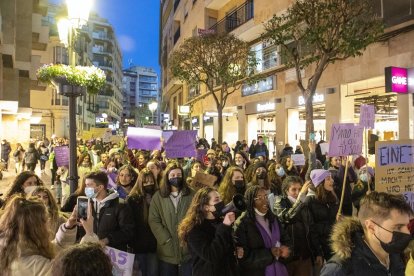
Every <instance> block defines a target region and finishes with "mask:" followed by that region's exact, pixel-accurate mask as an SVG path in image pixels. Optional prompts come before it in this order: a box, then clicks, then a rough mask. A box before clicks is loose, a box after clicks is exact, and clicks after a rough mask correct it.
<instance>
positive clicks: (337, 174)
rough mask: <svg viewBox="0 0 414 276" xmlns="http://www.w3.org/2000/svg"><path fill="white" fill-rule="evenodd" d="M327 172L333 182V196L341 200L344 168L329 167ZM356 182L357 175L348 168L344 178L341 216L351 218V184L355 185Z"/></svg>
mask: <svg viewBox="0 0 414 276" xmlns="http://www.w3.org/2000/svg"><path fill="white" fill-rule="evenodd" d="M329 172H330V173H331V175H332V179H333V180H334V189H335V194H336V196H337V197H338V198H341V194H342V187H343V182H344V177H345V167H344V166H340V167H339V168H338V169H337V168H335V167H330V168H329ZM356 180H357V175H356V174H355V171H354V169H353V168H351V167H348V173H347V176H346V183H345V193H344V203H343V207H342V214H344V215H345V216H352V198H351V183H355V182H356Z"/></svg>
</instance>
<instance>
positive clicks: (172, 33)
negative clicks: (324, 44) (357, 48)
mask: <svg viewBox="0 0 414 276" xmlns="http://www.w3.org/2000/svg"><path fill="white" fill-rule="evenodd" d="M291 2H292V1H289V0H285V1H271V0H266V1H264V0H263V1H258V0H247V1H242V0H206V1H193V0H165V1H162V4H161V27H160V30H161V34H160V43H161V45H160V63H161V69H162V95H163V104H162V108H163V110H162V111H164V112H168V113H169V114H170V118H171V123H172V124H174V125H175V127H177V128H192V129H198V130H199V136H200V137H205V138H207V139H208V140H209V139H210V138H212V137H216V138H217V124H218V120H217V112H216V107H215V103H214V100H213V98H212V97H205V98H203V100H202V101H201V100H199V99H201V98H202V96H203V95H202V94H203V93H204V92H205V91H203V87H201V89H200V88H191V89H188V87H186V85H185V84H182V83H180V82H179V81H177V80H175V79H174V78H173V77H172V76H171V75H170V73H169V71H168V60H169V56H170V55H171V53H172V52H173V51H174V49H177V48H178V47H179V46H180V44H181V43H182V42H183V41H184V39H185V38H188V37H191V36H195V35H198V33H202V32H204V31H205V30H210V31H216V32H229V33H232V34H234V35H235V36H237V37H238V38H240V39H242V40H244V41H247V42H248V43H250V45H251V47H252V50H254V51H255V52H256V55H257V57H258V58H259V59H260V62H259V64H258V66H257V68H256V69H257V71H258V72H259V73H263V74H264V75H267V76H268V77H266V78H264V79H262V80H261V81H259V82H258V83H256V84H255V85H247V84H245V85H243V86H242V87H241V88H240V90H239V91H238V92H236V93H234V94H232V95H231V96H230V97H229V98H228V101H227V104H226V107H225V109H224V113H225V114H224V116H225V119H224V120H223V140H225V141H227V142H229V143H230V144H232V143H235V142H236V141H237V140H243V139H246V140H248V142H250V141H251V140H252V139H256V138H257V136H258V135H263V136H264V137H265V139H266V140H267V143H268V146H269V149H270V151H271V152H277V151H280V150H281V149H282V148H283V147H284V145H285V144H286V143H290V144H291V145H293V146H295V145H298V144H299V142H300V140H301V139H304V137H305V107H304V100H303V98H302V97H301V93H300V91H299V89H298V88H297V85H296V82H295V79H296V74H295V71H294V70H287V69H286V68H285V66H284V60H283V56H282V55H281V52H280V47H279V46H278V45H269V44H268V43H266V42H265V41H261V40H260V35H261V34H262V33H263V32H264V27H263V22H267V21H268V20H269V19H271V18H272V16H273V15H274V14H281V13H282V12H284V11H285V10H286V8H287V7H288V6H289V5H290V4H291ZM374 3H375V7H376V9H377V12H378V14H379V15H381V16H382V18H383V19H384V22H385V23H386V29H385V35H384V37H385V38H387V39H386V40H384V41H385V42H379V43H375V44H372V45H370V46H369V47H368V48H367V49H366V50H365V51H364V54H363V55H362V56H360V57H356V58H350V59H348V60H345V61H342V62H336V63H335V64H331V65H329V67H328V69H327V70H326V71H325V72H324V74H323V76H322V78H321V80H320V81H319V84H318V87H317V92H316V95H315V97H314V111H315V112H314V124H315V131H316V138H317V141H319V140H329V134H330V128H331V125H332V124H333V123H345V122H355V123H356V122H359V108H360V105H361V104H373V105H375V106H376V115H375V118H376V123H375V129H374V130H373V132H374V133H375V134H377V135H378V136H379V138H380V140H383V139H407V138H410V139H413V138H414V118H413V116H414V109H413V105H414V102H413V94H405V95H402V94H394V93H386V92H385V75H384V68H385V67H388V66H397V67H405V68H411V67H414V14H413V12H412V9H410V6H409V5H410V1H399V2H398V3H394V1H389V0H376V1H374ZM310 69H312V68H308V69H306V70H304V72H303V75H304V78H307V77H309V76H310V74H311V71H310ZM338 103H340V104H338ZM179 105H189V106H191V114H190V116H187V117H181V116H180V115H179V114H178V106H179Z"/></svg>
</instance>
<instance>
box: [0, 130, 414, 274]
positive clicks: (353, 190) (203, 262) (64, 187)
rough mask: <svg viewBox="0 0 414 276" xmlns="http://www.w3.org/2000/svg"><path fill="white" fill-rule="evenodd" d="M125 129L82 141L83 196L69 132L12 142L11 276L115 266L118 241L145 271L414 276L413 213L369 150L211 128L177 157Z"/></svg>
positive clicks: (4, 264)
mask: <svg viewBox="0 0 414 276" xmlns="http://www.w3.org/2000/svg"><path fill="white" fill-rule="evenodd" d="M119 138H120V139H117V140H115V139H114V140H112V142H111V141H107V140H105V142H104V141H102V139H100V138H99V139H92V140H87V141H84V140H82V139H78V141H77V170H78V174H79V177H80V178H79V181H78V187H77V190H76V191H75V192H73V193H72V194H71V193H70V189H69V184H68V178H69V175H68V174H69V172H68V166H67V165H66V164H64V163H63V164H62V160H61V152H60V150H61V149H62V147H67V145H68V140H66V139H64V138H57V137H53V138H52V139H50V140H48V139H44V140H40V141H35V140H30V141H26V142H24V141H21V142H20V143H16V144H15V145H14V144H10V142H8V141H6V140H5V139H3V140H2V144H1V159H2V163H3V166H4V168H3V169H4V170H9V171H10V170H11V167H10V166H13V164H14V167H13V171H14V172H15V173H16V177H15V178H14V179H13V181H12V182H11V184H10V186H9V187H8V191H7V193H5V197H4V200H2V201H1V208H0V241H1V242H0V256H1V259H0V271H2V272H1V273H0V274H1V275H23V274H27V275H98V274H99V275H104V276H106V275H112V274H113V273H115V272H114V271H116V269H115V266H114V260H113V258H112V257H113V256H109V258H108V255H106V254H105V252H106V251H107V250H108V248H114V249H116V250H119V251H120V252H125V254H127V253H132V254H134V255H132V256H134V259H133V268H132V272H131V273H132V274H131V275H138V276H175V275H176V276H192V275H194V276H195V275H200V276H209V275H211V276H221V275H223V276H244V275H246V276H256V275H257V276H261V275H263V276H273V275H274V276H319V275H322V276H331V275H332V276H336V275H338V276H339V275H363V276H369V275H376V276H380V275H392V276H395V275H396V276H399V275H401V276H402V275H414V274H405V270H406V267H407V271H413V267H414V259H413V256H414V252H411V248H412V249H413V250H414V242H411V241H412V240H413V236H412V233H413V232H414V227H413V226H414V221H412V219H413V218H414V214H413V211H412V209H411V207H410V205H409V204H408V203H406V201H405V200H404V198H403V197H402V196H398V195H391V194H387V193H384V192H377V191H375V189H376V184H375V170H374V167H373V166H372V165H371V164H370V163H369V160H367V159H366V158H365V157H363V156H354V158H353V159H352V160H351V159H349V158H347V157H346V156H327V155H326V154H325V153H323V152H322V151H321V145H320V144H321V143H316V142H315V141H313V140H311V141H309V143H307V144H306V143H305V144H303V143H302V144H301V145H293V147H292V146H291V145H289V144H285V146H283V144H282V149H281V150H280V152H276V151H275V149H273V148H271V147H269V144H267V139H265V137H263V136H258V137H257V139H255V140H253V141H251V144H250V146H249V144H248V143H247V141H245V140H243V141H227V142H229V143H227V142H222V141H216V140H215V139H214V138H213V139H211V142H212V144H211V146H210V144H209V143H208V141H207V140H206V139H204V138H200V139H198V140H197V142H196V143H195V144H194V151H193V152H194V154H191V155H189V156H179V157H178V156H174V157H171V155H170V154H169V153H168V150H166V149H165V148H164V147H161V149H160V148H159V147H158V146H154V147H153V148H148V147H146V148H136V147H135V146H133V145H129V141H130V139H129V138H130V137H124V138H121V137H119ZM135 139H139V138H135ZM233 142H234V143H233ZM294 149H295V150H294ZM183 152H186V151H183ZM272 152H275V153H274V155H273V157H272V155H271V153H272ZM11 154H12V155H13V156H12V160H10V155H11ZM184 155H185V154H184ZM297 155H301V156H303V159H304V162H300V165H299V164H297V159H296V158H295V157H296V156H297ZM10 161H11V162H10ZM13 161H14V162H13ZM10 164H12V165H10ZM47 177H50V181H42V179H43V180H44V179H45V178H47ZM69 179H70V178H69ZM49 183H50V184H49ZM82 200H86V202H87V205H86V209H85V210H84V211H85V214H84V215H83V216H81V209H82V208H83V207H82V206H81V202H82ZM410 221H411V223H410ZM410 242H411V244H410ZM91 254H93V257H91V256H92V255H91ZM125 256H126V255H125ZM81 258H82V259H81ZM111 261H112V263H111ZM84 262H87V263H89V264H90V265H91V266H93V267H95V270H94V271H92V270H91V269H92V267H88V266H87V265H86V263H84ZM407 263H408V266H407ZM77 264H79V265H77ZM81 264H82V265H81ZM64 271H65V273H64ZM79 271H91V272H90V273H92V274H80V272H79ZM33 273H35V274H33ZM68 273H69V274H68ZM70 273H72V274H70ZM93 273H95V274H93ZM407 273H409V272H407ZM113 275H116V274H113ZM124 275H127V274H124Z"/></svg>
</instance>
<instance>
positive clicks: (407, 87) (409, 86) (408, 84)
mask: <svg viewBox="0 0 414 276" xmlns="http://www.w3.org/2000/svg"><path fill="white" fill-rule="evenodd" d="M385 91H386V92H395V93H400V94H407V93H414V68H401V67H393V66H390V67H386V68H385Z"/></svg>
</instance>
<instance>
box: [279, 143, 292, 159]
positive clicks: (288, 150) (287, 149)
mask: <svg viewBox="0 0 414 276" xmlns="http://www.w3.org/2000/svg"><path fill="white" fill-rule="evenodd" d="M292 154H293V148H292V147H291V146H289V147H285V148H283V150H282V152H281V153H280V158H282V157H285V156H291V155H292Z"/></svg>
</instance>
